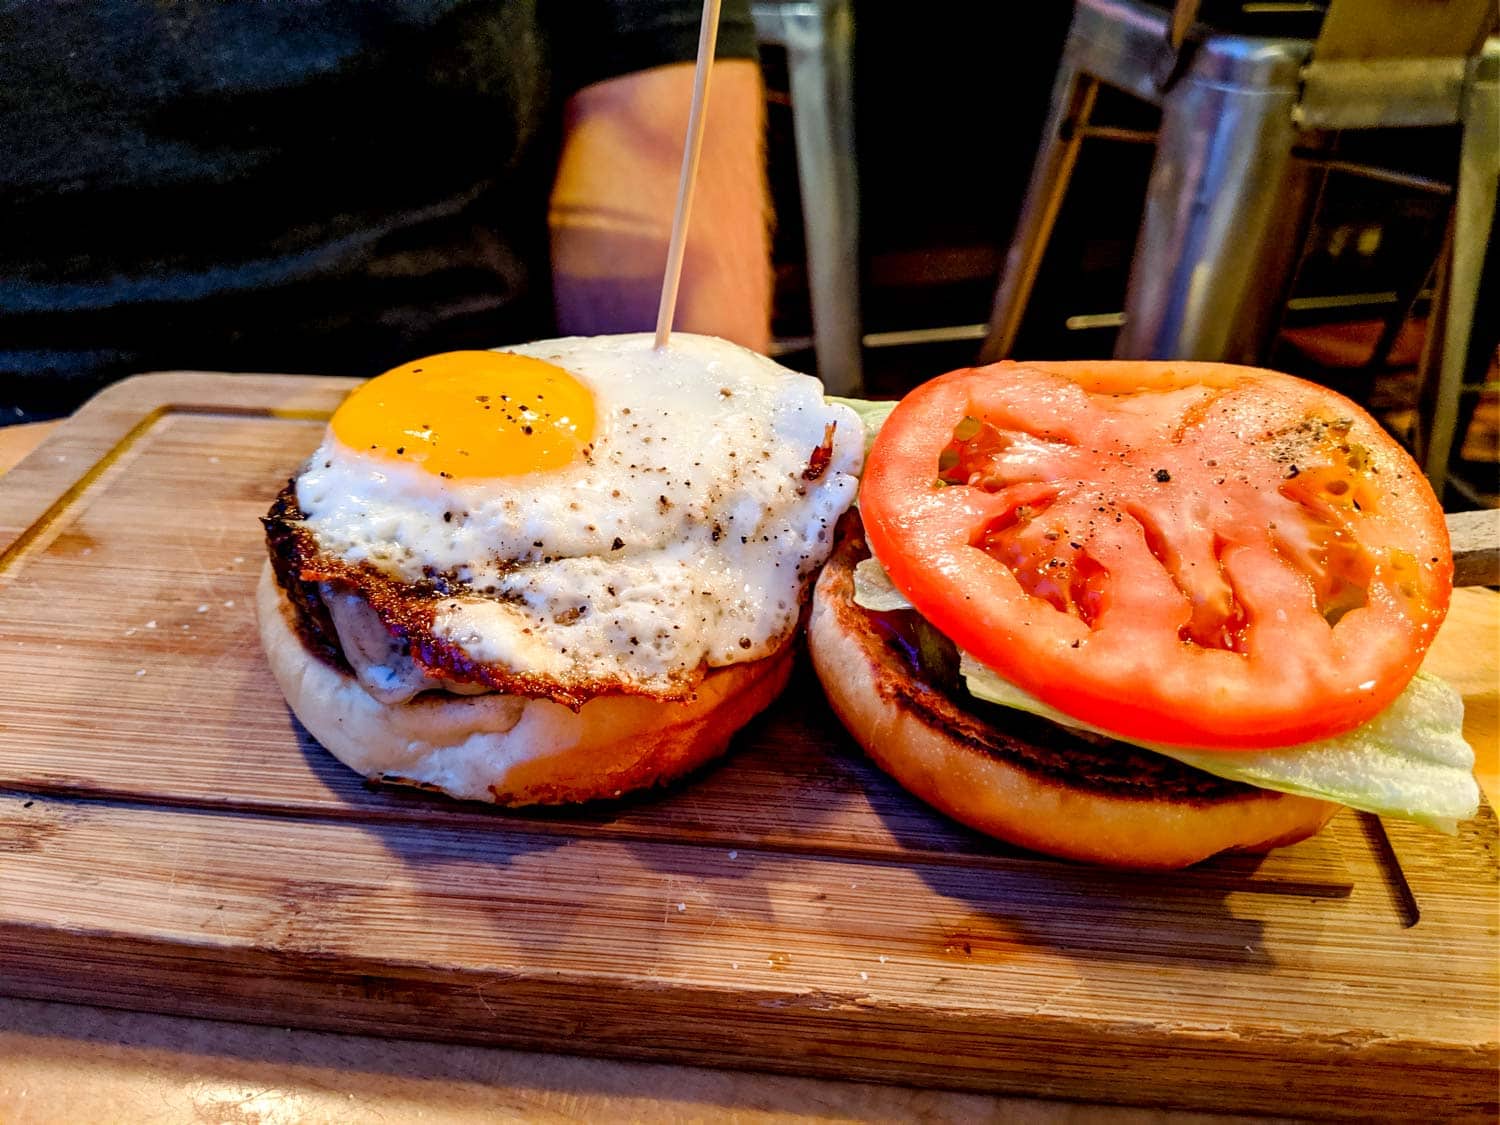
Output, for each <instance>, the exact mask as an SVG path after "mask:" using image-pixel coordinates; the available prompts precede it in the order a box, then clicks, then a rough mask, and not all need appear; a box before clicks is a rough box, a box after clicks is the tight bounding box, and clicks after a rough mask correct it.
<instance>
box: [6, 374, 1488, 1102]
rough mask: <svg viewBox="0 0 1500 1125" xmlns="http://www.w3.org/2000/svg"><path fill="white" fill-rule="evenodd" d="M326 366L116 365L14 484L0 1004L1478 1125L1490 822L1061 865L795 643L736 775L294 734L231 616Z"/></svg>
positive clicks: (1465, 673)
mask: <svg viewBox="0 0 1500 1125" xmlns="http://www.w3.org/2000/svg"><path fill="white" fill-rule="evenodd" d="M350 386H351V383H350V381H347V380H332V379H328V380H318V379H308V378H297V377H287V376H223V375H205V374H194V373H179V374H168V375H155V376H146V377H141V378H138V379H134V380H131V381H128V382H126V383H123V384H119V385H117V386H115V387H113V388H111V389H109V390H108V391H106V392H105V393H104V394H102V395H101V396H99V397H98V398H96V399H95V400H94V401H93V402H91V403H90V404H89V405H87V406H86V407H84V408H83V410H81V411H80V412H79V413H78V414H77V415H75V416H74V417H73V418H72V419H71V420H69V421H68V422H67V423H65V424H64V425H62V426H61V427H59V428H58V430H57V431H56V432H55V433H54V434H53V435H52V436H51V437H50V438H49V440H48V441H47V442H46V443H45V444H44V445H43V446H42V447H41V448H39V449H38V450H37V451H36V452H35V453H33V454H32V455H31V456H30V457H29V458H28V459H27V460H25V461H24V462H22V463H21V464H20V465H19V466H17V467H16V468H15V469H14V470H12V472H11V473H9V474H8V475H7V476H6V477H5V478H4V479H3V480H0V993H5V994H8V995H14V996H26V997H41V998H49V999H68V1000H76V1001H80V1002H89V1003H95V1004H104V1005H112V1006H120V1007H129V1008H140V1009H145V1010H151V1011H160V1012H170V1013H178V1014H187V1015H201V1016H214V1017H220V1018H229V1019H238V1020H247V1021H253V1022H266V1023H276V1024H296V1025H298V1026H303V1027H311V1028H327V1029H333V1030H341V1031H359V1032H369V1033H378V1034H390V1035H401V1036H413V1037H429V1038H435V1039H452V1040H464V1041H472V1042H483V1043H498V1044H508V1045H513V1046H521V1047H528V1048H542V1049H551V1050H562V1051H571V1052H577V1053H588V1054H602V1055H613V1056H620V1057H629V1058H642V1059H656V1060H673V1061H680V1062H692V1063H702V1064H712V1065H720V1066H740V1067H754V1068H764V1069H771V1070H780V1071H789V1072H800V1073H808V1074H819V1075H834V1076H844V1077H855V1078H870V1079H879V1080H885V1081H897V1082H910V1083H916V1084H926V1085H940V1086H948V1087H957V1088H969V1089H981V1090H994V1091H1010V1092H1017V1093H1025V1094H1032V1095H1041V1096H1052V1097H1063V1098H1073V1099H1086V1100H1090V1101H1106V1102H1121V1103H1131V1104H1142V1105H1170V1106H1183V1107H1196V1108H1204V1109H1220V1110H1239V1111H1262V1112H1275V1113H1288V1112H1297V1113H1309V1114H1335V1115H1358V1116H1367V1115H1371V1114H1375V1115H1394V1116H1405V1117H1422V1118H1430V1117H1437V1116H1446V1117H1465V1116H1468V1117H1474V1118H1476V1119H1493V1117H1494V1114H1495V1112H1496V1100H1497V1099H1496V1073H1497V1066H1500V1047H1497V1039H1500V1034H1497V1022H1500V963H1497V952H1500V937H1497V933H1500V931H1497V921H1500V917H1497V915H1500V891H1497V867H1496V855H1495V845H1496V822H1495V817H1494V814H1493V813H1492V812H1491V811H1490V809H1489V808H1488V806H1486V807H1485V808H1484V809H1483V810H1482V812H1481V815H1480V817H1479V818H1478V819H1477V820H1476V821H1474V822H1473V823H1471V824H1469V825H1467V826H1465V828H1464V829H1463V831H1462V833H1461V835H1460V836H1459V837H1458V838H1457V839H1450V838H1446V837H1443V836H1439V835H1436V834H1432V833H1428V832H1425V831H1423V830H1421V829H1417V828H1415V827H1412V826H1410V825H1406V824H1402V823H1389V824H1382V823H1381V822H1380V821H1378V820H1377V819H1375V818H1374V817H1369V816H1365V815H1362V814H1355V813H1352V812H1345V813H1342V814H1340V816H1339V817H1337V818H1336V819H1335V820H1334V822H1333V824H1332V825H1331V827H1330V829H1329V830H1328V831H1326V832H1325V833H1324V834H1322V835H1321V836H1319V837H1317V838H1315V839H1313V840H1311V841H1307V842H1305V843H1303V844H1300V845H1297V846H1296V847H1293V848H1287V849H1283V850H1281V851H1278V852H1275V853H1272V854H1271V855H1269V856H1266V857H1247V856H1240V857H1227V858H1223V859H1219V860H1215V861H1211V862H1209V863H1207V864H1204V865H1201V866H1200V867H1198V868H1196V869H1193V870H1191V871H1188V872H1183V873H1178V874H1173V875H1140V874H1135V875H1132V874H1121V873H1113V872H1106V871H1099V870H1093V869H1089V868H1084V867H1078V866H1074V865H1071V864H1067V863H1062V862H1055V861H1050V860H1046V859H1041V858H1038V857H1035V856H1030V855H1027V854H1025V853H1022V852H1020V851H1016V850H1012V849H1008V848H1006V847H1004V846H1002V845H1000V844H997V843H994V842H991V841H988V840H984V839H982V838H980V837H978V836H976V835H974V834H972V833H969V832H968V831H966V830H964V829H962V828H960V827H958V826H956V825H955V824H953V823H952V822H950V821H948V820H945V819H944V818H942V817H940V816H938V815H937V814H935V813H932V812H931V811H929V810H928V809H926V808H925V807H924V806H922V805H920V804H919V803H918V802H916V801H915V800H913V799H912V798H910V797H908V796H907V795H906V794H905V793H904V792H902V791H901V790H900V789H899V788H898V787H896V786H895V785H894V784H892V783H891V782H890V781H889V780H887V779H886V778H885V777H884V776H883V775H882V774H880V773H879V772H878V771H877V770H875V769H874V768H873V767H872V766H871V765H870V764H869V763H868V762H867V761H866V760H865V759H864V758H863V757H862V756H861V754H860V753H859V751H858V750H857V748H855V747H854V746H853V745H852V743H851V742H850V741H849V740H848V738H847V737H846V736H845V735H844V734H843V732H842V730H841V728H839V726H838V724H837V722H836V721H835V720H834V719H832V717H831V716H830V715H829V713H828V711H827V708H826V705H825V703H824V701H823V699H822V696H821V694H820V691H819V689H818V688H817V686H816V683H815V681H814V680H813V678H812V676H811V673H810V671H809V670H808V669H807V667H806V665H805V664H803V665H802V666H800V667H799V669H798V671H797V672H796V673H795V674H794V680H793V685H792V687H791V688H790V689H789V690H788V692H787V694H786V695H785V696H784V697H783V699H782V700H781V701H780V702H779V703H778V704H777V705H776V706H775V707H774V708H773V709H772V710H771V711H770V712H769V713H767V714H766V715H765V716H763V717H762V718H761V719H760V720H758V721H757V722H756V723H755V724H754V725H753V726H752V727H751V728H750V729H748V730H747V731H746V732H745V733H744V735H743V736H742V737H741V738H739V739H738V741H737V743H736V748H735V750H734V751H733V753H732V754H731V756H730V757H729V758H728V760H726V761H725V762H724V763H723V764H721V765H719V766H717V767H715V768H713V769H711V770H709V771H706V772H705V773H704V774H702V775H701V776H699V777H697V778H695V779H693V781H692V782H691V783H690V784H688V785H686V786H682V787H679V788H677V789H675V790H673V791H671V792H669V793H666V794H663V795H660V796H657V797H655V798H652V799H643V800H638V801H635V802H631V803H628V804H624V805H618V806H612V807H606V808H593V809H588V810H585V811H581V812H580V811H573V812H559V813H549V814H542V815H537V814H508V813H502V812H497V811H494V810H491V809H488V808H485V807H482V806H469V805H461V804H458V803H456V802H450V801H447V800H444V799H442V798H436V797H429V796H426V795H422V794H415V793H405V792H392V791H372V790H370V789H367V788H366V787H365V786H364V785H363V784H362V782H361V781H360V780H359V779H358V778H357V777H355V776H354V775H352V774H351V773H349V772H348V771H347V770H345V768H344V767H342V766H341V765H339V764H338V763H337V762H335V761H334V760H333V759H332V758H330V757H329V756H328V755H327V754H325V753H324V752H323V751H322V750H321V749H320V748H319V747H318V746H317V745H316V744H315V743H314V742H312V741H311V740H310V739H309V738H308V737H307V735H306V734H305V733H304V732H303V731H302V730H301V729H300V727H299V726H298V725H297V723H296V722H295V721H294V720H293V719H292V718H291V717H290V715H289V713H288V712H287V710H286V707H285V705H284V703H283V702H282V698H281V696H280V693H279V692H278V691H277V689H276V687H275V684H274V683H273V682H272V680H271V677H270V674H269V672H268V670H267V669H266V668H265V666H264V664H263V662H262V659H261V656H260V652H259V647H258V643H257V640H256V632H255V626H254V618H253V606H252V602H253V589H254V581H255V577H256V574H257V572H258V570H259V568H260V564H261V558H262V546H261V535H260V528H259V526H258V524H257V517H258V516H259V515H260V514H261V513H262V512H263V511H264V510H265V508H266V506H267V505H268V503H269V501H270V499H271V497H272V496H273V495H274V493H275V492H276V490H277V488H278V487H279V485H280V484H281V483H282V482H283V481H284V480H285V479H286V478H287V476H289V475H290V474H291V473H292V472H293V470H294V469H295V468H296V466H297V465H298V463H299V462H300V461H301V460H302V458H304V457H305V456H306V455H307V454H308V453H309V452H310V451H311V450H312V448H313V447H314V446H315V445H316V443H317V441H318V438H319V435H320V433H321V429H322V423H323V420H324V419H325V418H326V416H327V414H328V413H329V411H330V410H331V409H332V408H333V407H334V405H336V403H337V401H338V399H339V398H340V397H341V395H342V394H343V393H344V392H345V391H346V390H347V389H348V388H349V387H350ZM1471 593H1475V594H1478V593H1479V592H1477V591H1475V592H1471ZM1490 598H1491V599H1493V595H1490ZM1465 604H1466V605H1472V604H1475V603H1465ZM1471 612H1478V613H1479V614H1480V617H1479V618H1478V619H1477V620H1470V621H1468V622H1467V623H1460V622H1458V621H1457V619H1456V618H1455V620H1454V621H1452V622H1450V625H1449V626H1447V627H1445V633H1444V636H1443V637H1440V638H1439V644H1438V646H1437V649H1436V651H1435V655H1434V658H1433V662H1434V663H1437V664H1439V665H1443V664H1444V662H1446V663H1447V665H1451V668H1448V669H1440V670H1451V671H1452V672H1454V673H1456V674H1457V675H1458V676H1459V677H1460V679H1463V680H1464V682H1465V683H1466V684H1467V685H1468V688H1467V690H1468V691H1469V692H1470V693H1471V694H1473V695H1474V696H1475V697H1476V700H1477V701H1478V702H1480V703H1481V704H1482V706H1481V707H1480V708H1479V709H1478V712H1477V713H1476V715H1475V716H1474V720H1473V725H1471V729H1470V734H1471V737H1480V738H1485V739H1493V738H1494V737H1495V713H1494V703H1495V691H1494V687H1493V675H1494V668H1493V660H1494V656H1493V651H1492V650H1491V651H1490V652H1489V655H1488V656H1487V657H1485V659H1488V660H1490V661H1491V664H1490V666H1489V676H1490V680H1489V683H1488V686H1486V683H1485V681H1484V679H1483V673H1482V672H1481V673H1480V674H1479V675H1480V677H1481V678H1480V680H1479V681H1478V683H1477V685H1476V683H1475V680H1474V677H1475V675H1476V673H1475V671H1474V666H1473V664H1472V660H1473V656H1474V652H1475V646H1474V642H1473V641H1472V640H1470V639H1469V638H1470V637H1472V636H1479V637H1484V636H1486V635H1488V636H1489V637H1490V641H1493V632H1494V624H1495V620H1496V617H1495V612H1496V607H1495V603H1494V601H1493V600H1486V601H1485V602H1484V604H1483V605H1482V606H1480V607H1478V608H1477V609H1476V610H1473V611H1471ZM1461 624H1462V627H1464V628H1467V629H1468V630H1470V632H1469V634H1468V636H1466V637H1465V638H1464V640H1463V642H1462V643H1458V642H1456V641H1455V642H1453V643H1451V644H1450V643H1447V641H1448V637H1450V636H1453V635H1454V633H1453V630H1455V629H1457V628H1459V627H1460V625H1461ZM1476 630H1477V632H1476ZM1486 643H1489V642H1485V641H1481V642H1480V647H1481V648H1482V647H1483V645H1484V644H1486Z"/></svg>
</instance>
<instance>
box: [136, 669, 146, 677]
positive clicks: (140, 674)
mask: <svg viewBox="0 0 1500 1125" xmlns="http://www.w3.org/2000/svg"><path fill="white" fill-rule="evenodd" d="M135 674H136V675H137V676H144V675H145V674H146V669H144V668H137V669H136V670H135Z"/></svg>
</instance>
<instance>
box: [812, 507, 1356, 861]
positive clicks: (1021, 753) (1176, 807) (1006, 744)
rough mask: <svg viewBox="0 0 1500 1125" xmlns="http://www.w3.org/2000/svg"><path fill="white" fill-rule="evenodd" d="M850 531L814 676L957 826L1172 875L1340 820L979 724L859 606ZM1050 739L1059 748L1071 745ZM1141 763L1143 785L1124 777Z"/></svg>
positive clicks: (862, 734) (859, 731) (823, 579)
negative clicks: (1102, 763)
mask: <svg viewBox="0 0 1500 1125" xmlns="http://www.w3.org/2000/svg"><path fill="white" fill-rule="evenodd" d="M854 528H855V532H854V533H853V534H850V535H846V537H845V539H844V540H843V542H842V543H841V544H840V545H839V547H838V549H837V550H836V551H835V552H834V556H833V558H832V559H831V560H830V561H829V563H828V565H827V566H826V567H825V568H824V569H823V573H822V575H821V576H820V577H819V579H818V584H817V586H816V588H815V590H814V594H813V605H812V616H811V618H810V619H809V622H808V648H809V650H810V652H811V654H812V660H813V666H814V667H815V668H816V669H817V673H818V677H819V679H821V680H822V682H823V689H824V691H825V692H826V693H827V695H828V699H829V702H830V703H831V704H832V705H833V709H834V711H835V712H837V713H838V716H839V718H840V719H841V720H842V721H843V723H844V726H846V727H847V728H848V729H849V732H850V733H851V734H852V735H853V736H854V738H855V740H856V741H858V742H859V744H860V745H861V746H863V747H864V748H865V751H866V752H867V753H868V754H869V755H870V757H871V758H873V759H874V760H875V762H876V764H878V765H879V766H880V767H881V768H882V769H883V770H885V771H886V772H887V773H889V774H890V775H891V776H892V777H894V778H895V779H896V780H897V781H899V782H900V783H901V784H902V785H904V786H905V787H906V788H907V789H909V790H911V791H912V792H913V793H915V794H916V795H917V796H918V797H920V798H922V799H923V800H924V801H926V802H928V803H929V804H931V805H934V806H936V807H937V808H939V809H941V810H942V811H943V812H945V813H947V814H948V815H949V816H951V817H953V818H954V819H955V820H959V821H962V822H963V823H964V824H967V825H969V826H970V827H973V828H977V829H979V830H980V831H981V832H986V833H988V834H990V835H991V836H996V837H999V838H1000V839H1002V840H1006V841H1009V842H1010V843H1013V844H1019V845H1020V846H1022V847H1024V848H1030V849H1032V850H1033V851H1038V852H1046V853H1047V854H1049V855H1055V856H1061V857H1063V858H1066V859H1078V860H1086V861H1089V862H1092V863H1100V864H1107V865H1109V866H1113V867H1130V868H1175V867H1186V866H1187V865H1188V864H1191V863H1197V862H1198V861H1199V860H1203V859H1207V858H1208V857H1209V856H1211V855H1215V854H1216V853H1218V852H1223V851H1265V850H1267V849H1269V848H1273V847H1277V846H1280V845H1282V844H1291V843H1295V842H1296V841H1298V840H1302V839H1305V838H1306V837H1308V836H1311V835H1313V834H1314V833H1315V832H1317V831H1318V830H1319V829H1320V828H1322V827H1323V825H1324V824H1326V823H1327V822H1328V819H1329V818H1330V817H1331V816H1333V814H1334V813H1335V812H1337V811H1338V810H1339V808H1340V807H1341V806H1339V805H1336V804H1331V803H1329V802H1327V801H1318V800H1314V799H1312V798H1309V797H1298V796H1292V795H1289V794H1285V793H1273V792H1271V791H1269V790H1265V789H1255V788H1252V787H1250V786H1245V785H1239V784H1237V783H1233V782H1223V781H1219V780H1218V779H1213V778H1209V777H1208V776H1207V775H1205V774H1201V773H1199V772H1198V771H1195V770H1189V768H1188V767H1186V766H1180V765H1179V764H1178V763H1176V762H1173V761H1172V760H1171V759H1168V758H1163V757H1162V756H1161V755H1154V754H1151V755H1149V756H1147V757H1142V755H1148V752H1147V751H1137V750H1135V749H1134V748H1130V747H1124V746H1121V745H1119V744H1111V747H1110V749H1111V750H1114V749H1118V750H1119V751H1120V756H1119V759H1117V760H1115V761H1113V762H1111V763H1110V765H1109V768H1108V769H1107V770H1105V771H1103V772H1105V773H1107V774H1108V776H1107V777H1105V778H1103V779H1101V776H1100V771H1098V770H1095V771H1089V770H1087V769H1083V768H1078V767H1070V762H1069V757H1068V754H1067V751H1066V748H1065V747H1062V746H1061V745H1060V746H1059V748H1056V749H1054V748H1050V747H1048V746H1046V745H1043V740H1044V739H1045V737H1046V734H1045V732H1044V733H1043V734H1042V735H1040V736H1039V735H1038V734H1037V733H1036V730H1037V726H1036V723H1035V722H1033V723H1032V724H1031V725H1029V726H1027V727H1026V730H1027V735H1026V737H1027V739H1030V740H1031V741H1026V740H1024V739H1022V738H1019V737H1017V736H1015V735H1012V734H1009V733H1007V732H1006V731H1004V730H1002V729H1000V728H999V727H998V726H996V725H993V724H991V723H990V722H987V721H985V720H984V719H982V718H979V717H977V716H976V715H975V714H971V713H970V712H969V711H967V710H965V709H964V708H963V707H961V706H959V705H958V704H957V703H955V702H954V701H953V700H951V699H949V698H948V697H947V696H946V695H945V694H943V693H942V692H941V691H939V690H938V689H937V688H935V687H933V686H932V685H930V684H928V683H925V682H924V681H922V680H921V679H920V678H918V676H917V675H916V674H915V670H914V668H913V667H912V665H911V664H910V663H908V661H907V659H906V657H905V655H904V653H902V652H901V651H900V649H899V648H898V647H897V646H896V645H895V644H893V643H892V642H891V641H890V640H888V639H887V638H888V634H887V633H886V632H885V631H883V630H882V629H881V627H880V625H879V623H878V621H877V619H876V617H875V616H873V615H871V614H870V613H867V612H866V611H865V610H863V609H861V608H860V607H859V606H857V605H855V604H854V600H853V599H854V567H855V565H856V564H857V563H858V562H859V560H860V559H861V558H863V557H865V556H866V554H867V553H868V552H867V550H866V548H865V544H864V541H863V535H862V534H860V533H859V532H858V525H857V524H854ZM1018 723H1021V724H1022V725H1024V720H1018ZM1048 727H1049V728H1050V729H1051V730H1052V731H1055V732H1056V733H1057V736H1058V740H1059V743H1060V744H1061V743H1062V742H1064V741H1066V740H1067V739H1068V738H1069V737H1070V736H1067V735H1065V734H1064V733H1063V732H1062V731H1061V730H1060V729H1059V728H1056V727H1051V726H1050V724H1048ZM1084 749H1085V751H1086V750H1087V748H1084ZM1095 755H1096V757H1097V751H1095ZM1135 762H1138V763H1139V768H1140V772H1141V775H1142V776H1141V778H1139V779H1137V778H1133V777H1130V776H1128V775H1129V771H1130V769H1131V768H1132V764H1133V763H1135ZM1070 769H1071V773H1070Z"/></svg>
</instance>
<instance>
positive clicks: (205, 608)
mask: <svg viewBox="0 0 1500 1125" xmlns="http://www.w3.org/2000/svg"><path fill="white" fill-rule="evenodd" d="M198 612H199V613H207V612H208V606H206V605H200V606H199V607H198Z"/></svg>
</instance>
